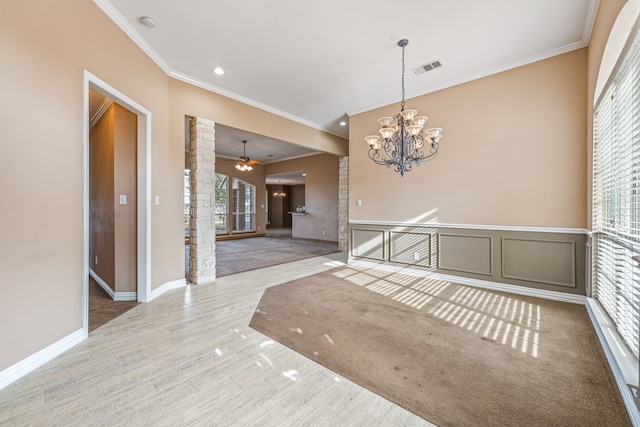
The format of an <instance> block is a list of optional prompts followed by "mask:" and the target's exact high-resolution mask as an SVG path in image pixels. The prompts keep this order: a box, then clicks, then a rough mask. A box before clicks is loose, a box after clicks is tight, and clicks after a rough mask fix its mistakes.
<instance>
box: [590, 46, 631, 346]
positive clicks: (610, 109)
mask: <svg viewBox="0 0 640 427" xmlns="http://www.w3.org/2000/svg"><path fill="white" fill-rule="evenodd" d="M639 40H640V38H639V37H638V35H636V39H635V40H634V42H633V44H632V46H631V47H630V49H629V51H628V52H627V53H626V55H625V57H624V61H623V62H622V63H621V65H620V68H619V69H618V70H617V71H616V73H615V76H614V78H613V80H612V82H611V83H610V84H609V86H608V87H607V88H606V92H605V94H604V96H603V98H602V99H601V100H600V101H599V103H598V104H597V106H596V110H595V115H594V138H593V139H594V141H593V294H594V295H593V296H594V297H595V298H597V299H598V301H600V303H601V304H602V306H603V307H604V309H605V310H606V311H607V313H608V314H609V316H610V317H611V318H612V320H613V322H614V323H615V325H616V328H617V329H618V332H619V333H620V335H621V336H622V338H623V339H624V341H625V342H626V343H627V345H628V346H629V349H630V350H631V351H632V352H633V353H634V354H635V356H636V357H638V345H639V337H638V334H639V325H638V318H639V316H640V267H639V266H638V263H637V262H636V261H635V260H634V259H633V258H632V257H637V256H639V255H640V234H639V233H640V194H639V193H638V190H639V189H640V187H639V184H640V47H639ZM637 259H640V258H637Z"/></svg>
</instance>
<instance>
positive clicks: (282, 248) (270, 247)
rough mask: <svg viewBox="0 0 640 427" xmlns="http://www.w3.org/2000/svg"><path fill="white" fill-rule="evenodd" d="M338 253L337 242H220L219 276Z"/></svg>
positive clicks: (282, 237) (270, 239)
mask: <svg viewBox="0 0 640 427" xmlns="http://www.w3.org/2000/svg"><path fill="white" fill-rule="evenodd" d="M334 252H338V244H337V243H336V242H321V241H317V240H304V239H292V238H291V237H288V236H286V235H279V236H278V237H255V238H249V239H237V240H223V241H219V242H216V276H217V277H222V276H228V275H230V274H235V273H240V272H243V271H249V270H256V269H258V268H263V267H269V266H271V265H279V264H284V263H287V262H292V261H299V260H301V259H306V258H311V257H314V256H320V255H327V254H331V253H334ZM188 259H189V245H186V247H185V276H186V277H187V278H188V269H187V267H186V266H187V265H188Z"/></svg>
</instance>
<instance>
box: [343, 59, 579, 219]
mask: <svg viewBox="0 0 640 427" xmlns="http://www.w3.org/2000/svg"><path fill="white" fill-rule="evenodd" d="M586 65H587V50H586V49H580V50H576V51H573V52H570V53H567V54H564V55H560V56H556V57H553V58H550V59H547V60H544V61H540V62H536V63H533V64H530V65H526V66H523V67H519V68H515V69H512V70H509V71H505V72H502V73H499V74H495V75H492V76H489V77H485V78H482V79H478V80H474V81H471V82H468V83H464V84H461V85H458V86H455V87H451V88H448V89H444V90H441V91H438V92H434V93H431V94H428V95H424V96H420V97H417V98H413V99H410V100H407V103H406V104H407V108H412V109H416V110H418V112H419V113H420V114H423V115H427V116H429V122H428V123H427V125H428V127H441V128H444V132H443V137H442V140H441V142H440V153H439V155H438V156H437V157H436V158H435V160H432V161H431V162H428V163H425V164H422V165H420V166H419V167H416V168H414V170H413V171H411V172H409V173H407V174H406V175H405V177H404V178H402V177H401V176H400V174H399V173H396V172H393V171H392V170H389V169H386V168H385V167H384V166H379V165H376V164H374V163H373V162H372V161H371V160H370V159H369V158H368V155H367V150H368V146H367V144H366V142H365V141H364V137H365V136H367V135H370V134H376V133H377V132H378V124H377V121H376V120H377V119H378V118H379V117H382V116H389V115H393V114H395V113H397V112H398V111H399V108H400V106H399V105H389V106H386V107H384V108H379V109H376V110H373V111H369V112H365V113H362V114H358V115H356V116H353V117H351V118H350V132H349V140H350V142H349V143H350V150H349V219H350V220H378V221H398V222H437V223H448V224H476V225H501V226H535V227H577V228H584V227H585V226H586V215H585V208H586V198H587V195H586V186H585V180H586V178H587V172H586V162H587V154H586V145H585V141H586V138H587V135H586V133H587V121H586V117H585V114H584V111H585V108H586V74H587V73H586ZM358 200H361V201H362V205H361V206H358V205H357V201H358Z"/></svg>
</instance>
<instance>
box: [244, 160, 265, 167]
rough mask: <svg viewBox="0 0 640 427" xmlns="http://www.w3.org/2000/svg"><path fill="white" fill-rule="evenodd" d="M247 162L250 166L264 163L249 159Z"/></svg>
mask: <svg viewBox="0 0 640 427" xmlns="http://www.w3.org/2000/svg"><path fill="white" fill-rule="evenodd" d="M247 163H249V165H251V166H259V165H263V164H264V162H261V161H260V160H249V161H248V162H247Z"/></svg>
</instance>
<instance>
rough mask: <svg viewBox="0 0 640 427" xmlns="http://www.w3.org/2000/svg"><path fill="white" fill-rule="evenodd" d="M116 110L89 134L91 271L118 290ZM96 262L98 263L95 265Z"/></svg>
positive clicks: (104, 115) (109, 112) (109, 113)
mask: <svg viewBox="0 0 640 427" xmlns="http://www.w3.org/2000/svg"><path fill="white" fill-rule="evenodd" d="M114 109H115V105H114V104H111V106H110V107H109V108H108V109H107V111H105V112H104V114H103V115H102V117H100V120H98V122H97V123H96V124H95V126H94V127H93V128H92V129H91V132H89V268H91V269H92V270H93V272H94V273H96V274H97V275H98V277H100V278H101V279H102V280H103V281H104V282H105V283H106V284H107V285H109V287H110V288H111V290H113V291H115V283H116V268H115V238H114V236H115V217H114V215H115V210H114V208H115V199H114V197H113V195H114V173H115V170H114V168H113V163H114V144H113V127H114ZM96 259H97V262H96Z"/></svg>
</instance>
